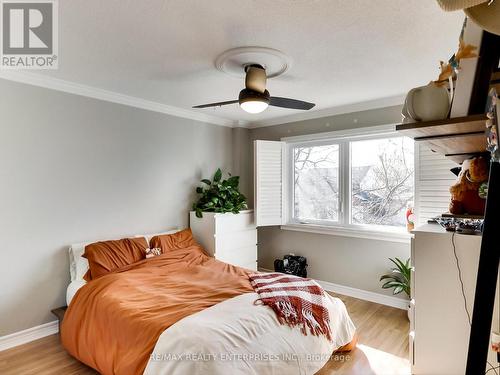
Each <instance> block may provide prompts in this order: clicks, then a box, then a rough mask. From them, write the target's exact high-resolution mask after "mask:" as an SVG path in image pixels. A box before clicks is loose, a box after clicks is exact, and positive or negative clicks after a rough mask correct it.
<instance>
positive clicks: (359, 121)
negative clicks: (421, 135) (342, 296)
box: [248, 106, 410, 297]
mask: <svg viewBox="0 0 500 375" xmlns="http://www.w3.org/2000/svg"><path fill="white" fill-rule="evenodd" d="M400 119H401V107H400V106H393V107H387V108H381V109H375V110H369V111H363V112H354V113H348V114H342V115H337V116H331V117H324V118H319V119H313V120H307V121H299V122H294V123H289V124H282V125H276V126H270V127H263V128H256V129H252V130H251V131H250V139H251V142H252V143H253V141H254V140H256V139H260V140H280V139H281V138H282V137H290V136H295V135H303V134H313V133H320V132H328V131H335V130H344V129H350V128H356V127H367V126H376V125H385V124H391V123H397V122H399V121H400ZM250 152H251V153H252V152H253V148H252V147H251V148H250ZM252 158H253V157H252ZM249 171H250V173H251V175H250V176H248V180H249V181H252V180H253V173H252V172H251V171H252V168H250V169H249ZM252 200H253V197H252ZM258 235H259V267H264V268H268V269H272V268H273V261H274V259H276V258H281V257H282V256H283V255H285V254H288V253H289V252H293V253H295V254H297V255H298V254H300V255H303V256H306V257H307V259H308V263H309V268H308V271H309V275H310V276H311V277H313V278H316V279H319V280H323V281H329V282H332V283H336V284H340V285H344V286H349V287H352V288H358V289H363V290H367V291H371V292H375V293H382V294H390V292H389V291H385V290H382V289H381V288H380V283H379V281H378V279H379V277H380V275H381V274H382V273H384V272H385V271H386V270H387V269H388V268H389V267H390V266H391V264H390V262H389V261H388V260H387V258H389V257H395V256H397V257H399V258H402V259H406V258H409V256H410V248H409V245H406V244H402V243H394V242H387V241H380V240H366V239H359V238H353V237H341V236H332V235H324V234H313V233H305V232H293V231H287V230H282V229H280V228H279V227H267V228H259V231H258ZM401 297H403V296H401Z"/></svg>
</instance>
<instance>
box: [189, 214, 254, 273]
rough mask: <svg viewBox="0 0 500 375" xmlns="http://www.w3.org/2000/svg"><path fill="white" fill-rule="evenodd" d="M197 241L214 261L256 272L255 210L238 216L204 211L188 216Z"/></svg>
mask: <svg viewBox="0 0 500 375" xmlns="http://www.w3.org/2000/svg"><path fill="white" fill-rule="evenodd" d="M189 222H190V227H191V230H192V232H193V236H194V238H195V239H196V241H197V242H198V243H199V244H200V245H202V246H203V248H205V250H206V251H207V252H208V253H209V254H210V255H211V256H213V257H215V259H217V260H220V261H222V262H225V263H230V264H233V265H235V266H239V267H244V268H249V269H251V270H255V271H256V270H257V228H256V227H255V222H254V216H253V210H246V211H241V212H240V213H238V214H232V213H226V214H218V213H214V212H204V213H203V217H202V218H198V217H196V215H195V212H194V211H191V212H190V216H189Z"/></svg>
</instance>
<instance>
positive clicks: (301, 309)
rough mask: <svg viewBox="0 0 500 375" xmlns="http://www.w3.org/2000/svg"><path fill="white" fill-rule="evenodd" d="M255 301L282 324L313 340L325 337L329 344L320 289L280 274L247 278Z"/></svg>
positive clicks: (322, 296) (260, 274)
mask: <svg viewBox="0 0 500 375" xmlns="http://www.w3.org/2000/svg"><path fill="white" fill-rule="evenodd" d="M249 279H250V283H251V284H252V287H253V289H254V290H255V292H256V293H257V294H258V295H259V297H260V298H259V299H258V301H262V303H263V304H264V305H267V306H269V307H271V308H272V309H273V310H274V312H275V313H276V316H277V318H278V321H279V322H280V323H281V324H288V325H289V326H291V327H295V326H299V327H300V329H301V331H302V333H303V334H304V335H307V329H309V332H310V333H311V334H313V335H315V336H318V335H324V336H326V338H327V339H328V340H329V341H331V339H332V338H331V330H330V318H329V315H328V310H327V308H326V305H325V299H326V297H325V295H324V291H323V289H322V288H321V287H320V286H319V285H318V284H316V283H315V282H314V281H313V280H311V279H304V278H301V277H297V276H292V275H286V274H282V273H254V274H250V275H249Z"/></svg>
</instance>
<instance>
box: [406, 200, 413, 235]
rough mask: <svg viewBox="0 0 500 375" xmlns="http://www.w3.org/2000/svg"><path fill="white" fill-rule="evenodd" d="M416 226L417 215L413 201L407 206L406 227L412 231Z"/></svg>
mask: <svg viewBox="0 0 500 375" xmlns="http://www.w3.org/2000/svg"><path fill="white" fill-rule="evenodd" d="M414 228H415V215H414V212H413V202H409V203H408V205H407V206H406V229H407V230H408V232H411V231H412V230H413V229H414Z"/></svg>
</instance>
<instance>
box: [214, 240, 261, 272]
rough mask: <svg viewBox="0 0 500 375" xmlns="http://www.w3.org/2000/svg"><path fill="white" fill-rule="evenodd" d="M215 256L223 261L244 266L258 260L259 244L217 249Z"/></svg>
mask: <svg viewBox="0 0 500 375" xmlns="http://www.w3.org/2000/svg"><path fill="white" fill-rule="evenodd" d="M215 258H216V259H218V260H220V261H222V262H226V263H229V264H234V265H235V266H241V267H242V266H243V265H245V264H249V263H252V262H253V263H255V262H257V246H256V245H252V246H248V247H242V248H240V249H232V250H226V251H220V252H219V251H217V253H216V254H215Z"/></svg>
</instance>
